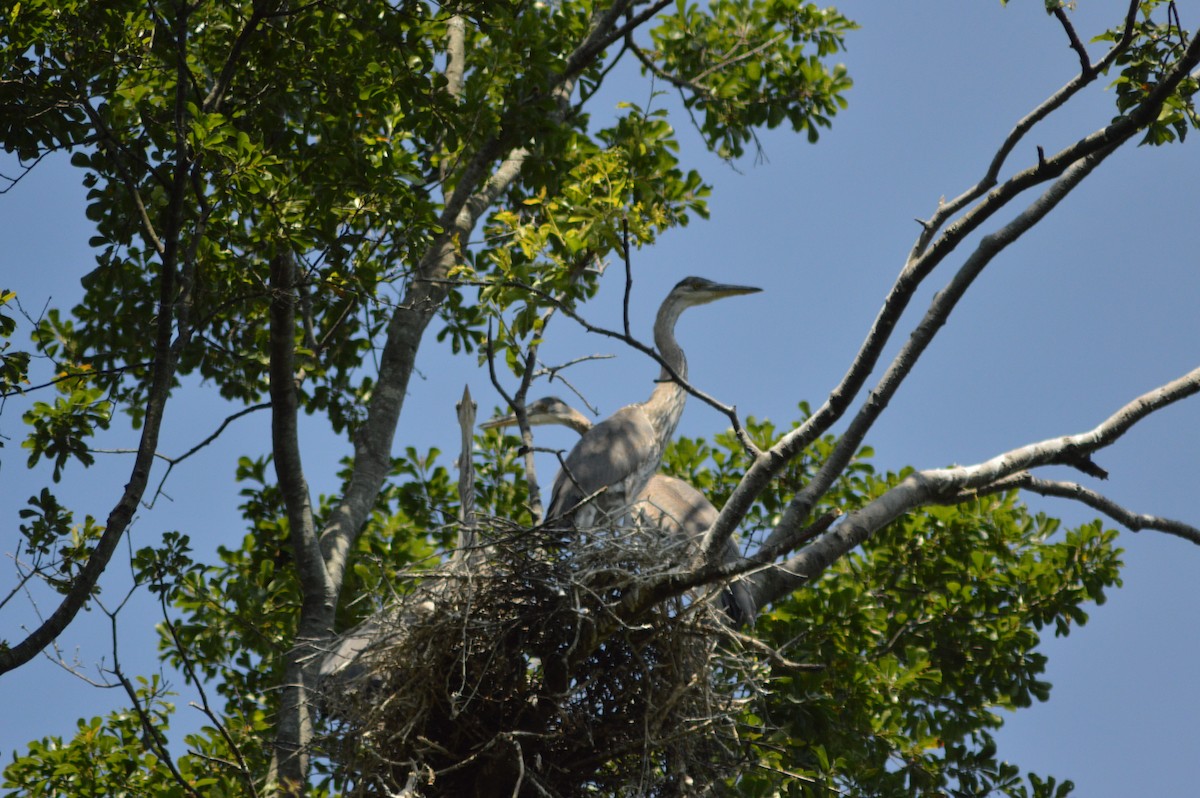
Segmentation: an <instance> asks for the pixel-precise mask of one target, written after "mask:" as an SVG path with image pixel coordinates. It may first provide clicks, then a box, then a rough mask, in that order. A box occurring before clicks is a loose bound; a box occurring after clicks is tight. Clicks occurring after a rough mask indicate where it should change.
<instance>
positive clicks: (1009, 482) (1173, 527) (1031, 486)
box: [948, 471, 1200, 546]
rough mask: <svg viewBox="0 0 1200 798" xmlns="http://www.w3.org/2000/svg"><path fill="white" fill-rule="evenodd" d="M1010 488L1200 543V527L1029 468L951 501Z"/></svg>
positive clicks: (1127, 525) (1136, 528)
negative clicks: (1138, 508) (1079, 505)
mask: <svg viewBox="0 0 1200 798" xmlns="http://www.w3.org/2000/svg"><path fill="white" fill-rule="evenodd" d="M1009 490H1027V491H1030V492H1031V493H1037V494H1039V495H1041V496H1050V497H1054V498H1059V499H1071V500H1073V501H1077V502H1080V503H1082V504H1086V505H1087V506H1088V507H1091V508H1092V509H1093V510H1096V511H1098V512H1101V513H1104V514H1105V515H1107V516H1108V517H1109V518H1111V519H1112V520H1113V521H1116V522H1117V523H1118V524H1120V525H1121V526H1123V527H1125V528H1126V529H1128V530H1130V531H1131V532H1140V531H1141V530H1143V529H1152V530H1155V531H1157V532H1166V533H1167V534H1168V535H1174V536H1175V537H1178V538H1183V539H1184V540H1187V541H1189V542H1191V543H1195V544H1196V545H1198V546H1200V529H1197V528H1196V527H1194V526H1191V525H1190V524H1185V523H1183V522H1182V521H1176V520H1174V519H1172V518H1163V517H1161V516H1157V515H1147V514H1145V513H1135V512H1133V511H1132V510H1128V509H1126V508H1124V507H1122V506H1121V505H1119V504H1117V503H1116V502H1115V501H1113V500H1112V499H1110V498H1108V497H1107V496H1104V495H1102V494H1100V493H1097V492H1096V491H1094V490H1091V489H1090V488H1085V487H1084V486H1082V485H1080V484H1078V483H1075V482H1061V481H1058V480H1050V479H1040V478H1038V477H1035V476H1033V475H1032V474H1030V473H1029V472H1028V471H1020V472H1018V473H1016V474H1013V475H1012V476H1010V477H1007V478H1005V479H1001V480H997V481H996V482H993V483H992V484H991V485H989V486H987V487H986V488H981V489H978V490H973V491H967V492H964V493H960V494H959V495H957V496H956V497H954V499H953V500H951V501H950V502H948V503H950V504H957V503H958V502H960V501H967V500H968V499H970V498H971V497H972V496H979V495H984V494H991V493H1004V492H1006V491H1009Z"/></svg>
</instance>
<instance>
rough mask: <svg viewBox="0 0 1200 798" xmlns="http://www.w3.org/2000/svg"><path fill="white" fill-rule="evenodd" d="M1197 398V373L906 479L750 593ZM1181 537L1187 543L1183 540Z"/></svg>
mask: <svg viewBox="0 0 1200 798" xmlns="http://www.w3.org/2000/svg"><path fill="white" fill-rule="evenodd" d="M1197 393H1200V368H1197V369H1195V370H1193V371H1190V372H1188V373H1187V374H1185V375H1183V376H1182V377H1180V378H1178V379H1176V380H1173V381H1171V382H1169V383H1167V384H1166V385H1163V386H1161V387H1159V388H1156V389H1154V390H1152V391H1149V392H1148V393H1145V394H1143V395H1141V396H1139V397H1137V398H1136V399H1134V400H1133V401H1131V402H1129V403H1128V404H1126V405H1125V406H1124V407H1121V408H1120V409H1119V410H1117V412H1115V413H1113V414H1112V415H1111V416H1109V417H1108V418H1107V419H1105V420H1104V421H1103V422H1102V423H1101V424H1099V425H1098V426H1096V427H1095V428H1093V429H1091V430H1089V431H1088V432H1083V433H1080V434H1077V435H1067V436H1063V437H1059V438H1051V439H1049V440H1045V441H1040V442H1038V443H1032V444H1028V445H1026V446H1022V447H1020V448H1017V449H1013V450H1012V451H1008V452H1005V453H1003V454H1001V455H998V456H996V457H993V458H992V459H990V460H987V461H985V462H983V463H979V464H977V465H971V466H956V467H953V468H944V469H935V470H928V471H918V472H916V473H914V474H910V475H909V476H908V477H906V478H905V479H904V480H902V481H901V482H900V483H899V484H898V485H896V486H895V487H893V488H891V489H889V490H888V491H887V492H886V493H884V494H883V495H882V496H880V497H879V498H877V499H875V500H874V501H872V502H871V503H869V504H867V505H866V506H865V507H861V508H859V509H858V510H855V511H853V512H851V513H850V514H848V515H847V516H846V517H845V520H843V521H842V522H841V523H840V524H838V525H837V526H836V527H835V528H834V529H832V530H831V531H829V532H828V533H826V534H824V535H822V536H821V537H820V538H818V539H817V540H815V541H813V542H812V543H810V544H809V545H808V546H806V547H805V548H804V549H802V550H801V551H800V552H799V553H798V554H796V555H795V556H793V557H791V558H790V559H788V560H787V561H786V562H784V563H782V564H781V565H779V566H777V567H773V568H769V569H765V570H763V571H760V572H758V573H756V574H754V575H752V576H750V577H747V580H748V581H749V583H750V587H751V593H752V594H753V595H754V596H755V599H756V600H757V601H758V603H759V606H762V605H763V604H766V603H768V602H770V601H773V600H775V599H777V598H780V597H782V596H784V595H787V594H788V593H790V592H792V591H793V590H795V589H796V588H798V587H799V586H801V585H802V584H803V583H805V582H807V581H809V580H812V579H814V578H816V577H817V576H818V575H819V574H820V573H821V572H822V571H823V570H825V569H826V568H827V567H829V565H831V564H832V563H833V562H835V561H836V560H838V559H839V558H841V557H843V556H845V555H846V554H847V553H848V552H849V551H851V550H852V549H853V548H855V547H856V546H859V545H861V544H862V543H863V542H864V541H866V540H867V539H868V538H870V537H871V536H872V535H873V534H875V532H877V531H878V530H880V529H882V528H883V527H885V526H886V525H888V524H890V523H891V522H892V521H894V520H896V519H897V518H899V517H900V516H901V515H903V514H904V513H906V512H910V511H912V510H914V509H916V508H918V507H921V506H924V505H927V504H943V503H946V502H949V501H952V500H953V499H955V498H956V497H961V496H963V495H964V494H965V493H968V492H975V491H985V492H987V491H990V490H992V489H993V488H995V486H997V485H998V484H999V483H1001V481H1002V480H1007V479H1009V478H1012V477H1014V476H1015V475H1017V474H1020V473H1023V472H1026V471H1028V469H1031V468H1036V467H1038V466H1045V465H1058V464H1062V463H1065V462H1069V461H1070V460H1071V459H1073V458H1075V457H1078V456H1079V455H1081V454H1090V453H1092V452H1094V451H1097V450H1098V449H1102V448H1104V447H1106V446H1109V445H1111V444H1113V443H1114V442H1116V441H1117V440H1118V439H1119V438H1120V437H1121V436H1123V435H1124V434H1125V433H1126V432H1128V431H1129V430H1130V429H1131V428H1132V427H1133V425H1134V424H1136V423H1137V422H1139V421H1141V420H1142V419H1144V418H1146V417H1147V416H1149V415H1151V414H1153V413H1155V412H1157V411H1158V410H1161V409H1163V408H1164V407H1167V406H1169V405H1171V404H1174V403H1175V402H1178V401H1180V400H1182V399H1186V398H1187V397H1189V396H1193V395H1195V394H1197ZM1072 498H1078V497H1072ZM1131 528H1132V527H1131ZM1156 528H1157V527H1156ZM1163 531H1168V530H1163ZM1172 534H1177V532H1175V531H1173V532H1172ZM1181 537H1185V538H1187V539H1191V538H1190V536H1188V535H1181Z"/></svg>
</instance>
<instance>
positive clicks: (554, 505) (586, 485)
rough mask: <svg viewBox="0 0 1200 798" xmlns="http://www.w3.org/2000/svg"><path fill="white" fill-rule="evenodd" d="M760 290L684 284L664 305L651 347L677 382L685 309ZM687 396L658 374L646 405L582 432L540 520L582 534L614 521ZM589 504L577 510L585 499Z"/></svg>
mask: <svg viewBox="0 0 1200 798" xmlns="http://www.w3.org/2000/svg"><path fill="white" fill-rule="evenodd" d="M760 290H762V289H760V288H750V287H747V286H742V285H727V284H724V283H714V282H713V281H711V280H705V279H704V278H703V277H685V278H684V279H683V280H680V281H679V284H678V285H676V286H675V287H674V288H672V289H671V293H669V294H667V298H666V299H664V300H663V303H662V305H661V306H660V307H659V309H658V315H657V317H655V320H654V345H655V346H656V347H658V354H659V356H660V357H661V358H662V359H663V362H664V363H666V364H667V365H669V366H670V367H671V369H672V370H674V372H675V374H677V375H678V376H679V378H680V379H686V378H687V360H686V359H685V358H684V356H683V350H682V349H680V348H679V344H678V343H677V342H676V341H675V322H676V321H678V320H679V314H681V313H683V311H685V310H687V309H688V308H690V307H695V306H696V305H704V304H707V303H709V302H713V301H715V300H717V299H721V298H723V297H727V296H738V295H740V294H753V293H756V292H758V291H760ZM686 401H687V392H686V391H684V389H683V387H682V386H681V385H680V384H679V383H677V382H675V380H674V378H673V377H672V375H671V371H669V370H668V369H667V368H665V367H664V368H663V369H662V370H661V371H660V373H659V377H658V385H656V386H655V387H654V391H653V392H652V393H651V394H650V398H649V399H647V400H646V401H645V402H641V403H639V404H635V405H627V406H625V407H622V408H621V409H620V410H618V411H617V412H615V413H613V414H612V415H611V416H609V417H608V418H606V419H605V420H604V421H602V422H600V423H599V424H597V425H596V426H594V427H592V428H591V429H589V430H588V431H587V432H585V433H584V434H583V437H582V438H580V440H579V443H577V444H575V448H573V449H572V450H571V453H570V454H568V455H567V459H566V462H565V463H564V464H563V468H562V470H561V471H559V473H558V476H557V477H556V478H555V480H554V489H553V491H552V492H551V494H550V508H549V510H548V512H547V518H549V519H551V520H553V519H556V518H561V519H564V520H565V521H567V522H568V523H570V524H571V525H573V526H574V527H575V528H576V529H586V528H587V527H589V526H591V525H592V524H593V522H594V521H595V520H596V516H597V514H598V513H599V514H600V517H601V518H603V517H605V516H607V517H609V518H610V519H616V518H619V517H620V515H621V514H622V513H623V512H624V511H625V509H626V508H627V507H628V506H629V505H630V504H632V499H633V498H634V497H636V496H637V495H638V494H639V493H640V492H641V490H642V488H643V487H645V485H646V483H647V482H648V481H649V480H650V477H651V476H653V475H654V473H655V472H656V471H658V467H659V465H661V464H662V453H663V449H664V447H666V445H667V442H668V441H670V440H671V437H672V436H673V435H674V434H675V427H676V426H677V425H678V424H679V417H680V416H682V415H683V406H684V403H685V402H686ZM591 496H594V498H593V499H592V500H591V501H589V502H587V503H585V504H582V505H581V504H580V503H581V502H583V501H584V499H586V498H588V497H591Z"/></svg>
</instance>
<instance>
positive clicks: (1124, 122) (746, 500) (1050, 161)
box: [704, 41, 1200, 551]
mask: <svg viewBox="0 0 1200 798" xmlns="http://www.w3.org/2000/svg"><path fill="white" fill-rule="evenodd" d="M1198 61H1200V46H1197V42H1196V41H1193V42H1192V43H1191V44H1190V45H1189V46H1188V48H1187V50H1186V51H1185V52H1184V54H1183V56H1182V57H1181V58H1180V59H1179V61H1178V62H1176V64H1175V65H1174V66H1173V67H1172V68H1171V69H1170V70H1169V71H1168V72H1167V74H1166V75H1165V76H1164V77H1163V80H1162V81H1161V82H1160V83H1159V84H1158V86H1157V87H1156V88H1155V89H1154V90H1153V91H1152V92H1151V93H1150V94H1149V95H1148V96H1147V99H1146V101H1145V102H1143V103H1142V105H1140V106H1139V107H1138V108H1136V109H1134V110H1133V111H1131V112H1130V113H1129V114H1126V115H1125V116H1122V117H1119V118H1118V119H1116V120H1115V121H1114V122H1112V123H1111V124H1109V125H1108V126H1106V127H1104V128H1102V129H1101V130H1099V131H1096V132H1094V133H1092V134H1090V135H1088V136H1085V137H1084V138H1082V139H1079V140H1078V141H1076V142H1075V143H1074V144H1071V145H1069V146H1067V147H1065V148H1064V149H1062V150H1060V151H1059V152H1058V153H1056V154H1055V155H1054V156H1052V157H1050V158H1047V159H1045V160H1044V161H1041V162H1040V163H1038V164H1037V165H1036V166H1033V167H1030V168H1027V169H1025V170H1023V171H1021V172H1019V173H1017V174H1016V175H1014V176H1013V177H1011V178H1010V179H1009V180H1007V181H1006V182H1005V183H1004V184H1002V185H1000V186H998V187H996V188H994V189H992V190H991V191H989V192H988V193H987V196H986V197H985V198H984V199H982V200H981V201H980V202H979V203H978V204H977V205H976V206H975V207H974V208H972V209H971V210H970V211H968V212H967V213H965V214H963V215H962V216H961V217H960V218H959V219H957V220H955V222H954V223H953V224H950V225H948V226H947V227H946V230H945V232H944V233H942V235H941V236H940V237H939V238H938V240H937V241H936V242H935V243H934V244H933V245H932V246H931V247H929V248H928V249H926V250H924V251H923V252H922V253H921V254H919V255H918V256H915V257H914V256H910V258H909V261H908V262H907V263H906V264H905V267H904V269H903V270H902V271H901V273H900V276H899V277H898V278H897V279H896V282H895V283H894V284H893V286H892V289H891V291H890V292H889V294H888V297H887V299H886V300H885V302H884V306H883V308H882V309H881V310H880V312H879V315H878V316H877V317H876V320H875V322H874V323H873V324H872V327H871V330H870V331H869V332H868V334H867V338H866V340H865V341H864V343H863V345H862V347H861V348H860V349H859V353H858V355H857V356H856V357H855V360H854V362H853V363H852V364H851V366H850V369H849V371H848V372H847V373H846V375H845V376H844V377H843V378H842V380H841V382H840V383H839V384H838V385H837V386H836V387H835V388H834V390H833V391H831V392H830V395H829V397H828V398H827V399H826V401H825V403H824V404H823V405H822V406H821V407H820V408H818V409H817V411H816V412H815V413H813V415H812V416H810V417H809V418H808V419H807V420H806V421H805V422H804V423H803V424H801V425H800V426H799V427H797V428H796V429H795V430H793V431H791V432H790V433H788V434H787V435H784V436H783V437H782V438H781V439H780V440H779V441H778V442H777V443H776V444H775V446H773V447H771V449H770V450H769V451H767V452H764V453H763V455H762V456H760V457H758V458H757V459H756V460H755V462H754V463H753V464H752V465H751V467H750V468H749V469H748V470H747V472H746V475H745V476H744V478H743V479H742V481H741V482H740V483H739V484H738V486H737V488H735V489H734V491H733V493H732V494H731V496H730V498H729V501H728V502H727V503H726V504H725V507H724V508H723V509H722V511H721V515H720V516H719V517H718V519H717V522H716V523H715V524H714V526H713V528H712V529H711V530H709V536H708V537H706V539H705V543H704V546H705V551H708V550H709V547H710V546H712V545H719V542H720V541H721V540H723V539H725V538H727V537H729V536H730V535H731V534H732V533H733V530H734V529H735V528H736V526H737V524H738V523H740V521H741V519H742V518H743V517H744V516H745V514H746V512H747V511H748V510H749V508H750V506H751V504H752V503H753V502H754V500H755V498H756V497H757V496H758V495H759V493H761V491H762V490H763V489H764V488H765V487H766V485H767V483H768V482H769V481H770V480H771V479H773V478H774V477H775V476H777V475H778V474H779V473H780V472H781V471H782V469H783V468H784V467H785V466H786V465H787V463H788V462H789V460H790V459H791V458H793V457H795V456H796V455H798V454H799V453H800V452H801V451H803V450H804V448H805V447H807V446H808V445H809V444H811V443H812V442H813V441H814V440H816V439H817V438H818V437H820V435H822V434H824V433H825V432H826V431H828V429H829V428H830V427H831V426H832V425H833V424H834V423H835V422H836V421H837V420H838V419H839V418H840V417H841V415H842V414H843V413H844V412H845V410H846V409H847V408H848V406H849V404H850V402H851V400H852V399H853V397H854V396H855V395H857V393H858V392H859V391H860V390H861V389H862V387H863V385H864V383H865V381H866V379H867V377H868V376H869V374H870V373H871V371H872V370H873V369H874V368H875V366H876V364H877V362H878V359H879V357H880V356H881V354H882V351H883V348H884V346H885V344H886V343H887V341H888V340H889V338H890V337H891V334H892V332H893V331H894V329H895V326H896V324H897V323H898V322H899V319H900V315H901V314H902V313H903V311H904V310H905V308H906V307H907V305H908V303H909V301H910V300H911V298H912V296H913V295H914V293H915V291H916V290H917V288H918V287H919V285H920V283H921V282H922V281H923V280H924V279H925V277H926V276H928V274H930V273H931V272H932V270H933V269H934V268H935V267H936V266H937V265H938V264H939V263H940V262H941V261H942V260H944V259H945V257H946V256H948V255H949V254H950V253H951V252H952V251H953V250H954V248H955V247H957V246H958V244H959V243H961V241H962V240H963V239H964V238H965V237H966V236H967V235H969V234H971V233H973V232H974V231H975V230H976V229H978V228H979V226H980V225H982V224H983V222H984V221H986V220H987V219H988V218H990V217H991V216H992V215H993V214H995V213H996V212H998V211H999V210H1000V209H1002V208H1004V207H1006V206H1007V205H1008V204H1009V203H1010V202H1011V201H1012V200H1013V199H1014V198H1015V197H1016V196H1018V195H1020V194H1021V193H1023V192H1024V191H1026V190H1028V189H1029V188H1031V187H1033V186H1035V185H1038V184H1040V183H1043V182H1046V181H1048V180H1056V181H1057V182H1056V183H1055V184H1054V185H1052V186H1051V187H1050V188H1049V189H1047V190H1046V192H1045V193H1043V195H1042V197H1041V198H1039V199H1038V200H1035V201H1034V202H1033V203H1031V204H1030V206H1029V208H1027V209H1026V211H1025V212H1024V213H1022V214H1021V216H1019V217H1018V218H1017V219H1016V220H1014V221H1013V222H1011V223H1009V224H1008V225H1006V226H1005V227H1003V228H1001V230H1000V231H999V232H997V233H994V234H992V235H990V236H986V237H985V238H984V240H983V242H981V244H980V247H979V248H978V249H977V250H976V252H975V254H974V255H973V256H972V257H971V258H969V259H968V262H967V264H964V266H963V267H962V268H961V269H960V270H959V273H958V275H957V276H956V277H955V278H954V280H952V281H951V283H950V286H949V287H948V289H947V290H948V291H950V290H959V289H961V290H965V288H966V286H967V284H969V283H970V281H971V280H973V279H974V277H975V276H976V274H975V273H971V272H972V270H973V269H975V268H980V269H981V268H982V267H983V266H985V265H986V264H987V262H989V261H990V259H991V257H993V256H994V254H995V253H996V252H998V251H999V250H1000V249H1003V247H1004V246H1007V244H1008V243H1011V240H1013V239H1012V237H1011V236H1012V234H1013V233H1016V234H1017V235H1020V234H1021V233H1023V232H1024V229H1027V228H1028V227H1029V226H1032V224H1033V223H1036V222H1037V221H1038V220H1040V218H1041V217H1043V216H1044V215H1045V213H1046V212H1048V211H1049V209H1050V208H1052V207H1053V206H1054V205H1055V204H1057V202H1058V201H1059V200H1060V199H1061V198H1062V194H1064V193H1065V192H1066V191H1069V190H1070V189H1072V188H1073V187H1074V185H1075V184H1076V183H1077V182H1078V181H1079V180H1080V179H1082V178H1083V177H1084V176H1086V174H1087V172H1090V170H1091V169H1092V168H1094V167H1095V165H1096V164H1097V163H1099V162H1100V161H1101V160H1103V159H1104V158H1105V157H1107V155H1108V154H1109V153H1111V152H1112V151H1113V150H1114V149H1116V148H1117V147H1119V146H1120V145H1121V144H1123V143H1125V142H1126V141H1128V140H1129V139H1130V138H1132V137H1133V136H1134V135H1135V134H1136V133H1138V132H1139V131H1140V130H1142V129H1143V128H1144V127H1145V126H1146V125H1147V124H1149V123H1150V122H1152V121H1153V120H1154V119H1156V118H1157V116H1158V113H1159V110H1160V109H1161V108H1162V105H1163V103H1164V102H1165V101H1166V99H1167V98H1168V97H1169V96H1170V95H1171V93H1173V92H1174V90H1175V89H1176V88H1177V87H1178V85H1179V82H1180V81H1182V80H1183V79H1184V78H1185V77H1186V76H1187V75H1188V73H1189V72H1190V70H1192V69H1194V68H1195V66H1196V64H1197V62H1198ZM1081 169H1082V170H1083V171H1082V172H1080V171H1079V170H1081ZM1064 181H1065V182H1064ZM1039 208H1041V209H1042V210H1040V211H1039V210H1038V209H1039ZM1017 226H1020V227H1021V229H1019V230H1018V229H1017ZM993 250H994V251H993ZM914 252H915V250H914ZM963 281H965V283H964V282H963ZM939 299H940V300H943V301H942V302H939ZM944 299H946V297H943V296H942V295H941V294H939V295H938V297H937V298H935V303H934V307H931V309H930V311H929V312H928V313H926V316H925V319H924V321H922V323H921V325H920V326H919V327H918V328H917V329H916V330H915V331H914V332H913V334H912V336H911V337H910V340H909V344H908V345H906V347H905V350H904V352H903V353H902V354H903V356H904V359H902V358H901V357H897V359H896V360H895V361H893V366H892V368H890V369H889V371H888V375H887V376H885V378H884V379H882V380H881V381H880V383H879V386H878V387H877V389H876V391H875V392H872V394H871V395H870V396H868V398H867V402H866V403H865V404H864V406H863V408H862V410H861V411H860V413H859V416H858V423H857V425H856V426H852V430H853V432H854V435H853V436H847V437H844V438H843V439H842V441H841V443H840V445H839V451H838V452H836V453H835V456H836V457H837V458H838V459H839V461H841V465H842V466H844V464H845V463H846V462H849V458H850V457H852V456H853V451H854V450H856V448H857V445H858V444H859V443H861V440H862V437H861V436H862V435H864V434H865V432H866V430H867V428H869V426H870V422H873V420H874V418H876V417H877V416H878V414H879V413H880V412H881V411H882V410H883V408H884V407H885V406H886V404H887V401H888V400H889V399H890V397H891V395H892V394H893V393H894V392H895V390H896V388H897V387H898V384H899V383H898V382H897V381H896V380H902V379H903V376H904V375H905V374H906V373H907V372H908V370H910V369H911V368H912V362H906V360H908V359H915V357H917V356H919V355H920V353H921V352H922V351H923V350H924V348H925V346H927V345H928V342H929V339H930V338H931V337H932V335H933V334H935V333H936V331H937V329H938V328H939V327H940V326H941V324H943V323H944V322H945V317H946V316H947V315H948V314H949V311H950V309H952V307H953V304H954V302H956V301H957V297H954V301H952V302H950V303H949V304H946V303H945V302H944ZM939 305H940V306H941V310H937V308H938V307H939ZM935 311H936V312H935ZM881 392H882V393H881ZM818 476H819V478H820V479H821V485H819V486H815V487H814V486H811V485H810V486H809V487H806V489H805V491H804V492H803V495H798V497H797V499H798V501H795V500H794V501H793V505H792V507H790V508H789V516H788V517H786V521H787V524H786V528H785V529H780V528H777V529H776V532H775V533H773V534H772V537H773V538H774V540H771V541H770V542H771V543H773V544H774V543H777V542H778V536H780V535H786V534H795V533H796V530H797V529H798V528H799V524H800V523H802V521H803V517H804V516H805V515H806V514H807V512H808V510H809V509H810V508H811V507H812V505H813V503H814V502H815V500H816V498H819V496H820V495H821V494H822V493H823V492H824V490H826V489H827V487H828V484H831V480H832V478H834V477H835V476H836V472H835V471H834V469H833V468H832V467H830V468H828V469H823V470H822V473H819V475H818Z"/></svg>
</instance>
